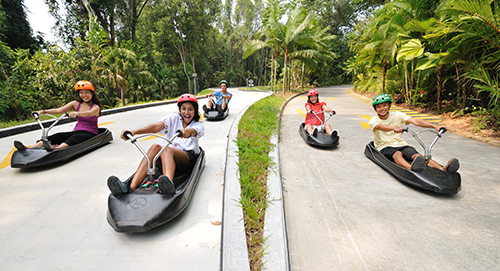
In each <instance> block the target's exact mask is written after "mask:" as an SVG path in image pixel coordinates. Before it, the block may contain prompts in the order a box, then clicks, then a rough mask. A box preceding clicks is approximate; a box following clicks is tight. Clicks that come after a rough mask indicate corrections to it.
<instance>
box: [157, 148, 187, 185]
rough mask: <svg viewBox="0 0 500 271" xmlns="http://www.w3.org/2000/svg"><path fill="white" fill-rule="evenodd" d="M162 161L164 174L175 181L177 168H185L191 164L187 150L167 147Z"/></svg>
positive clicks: (162, 155)
mask: <svg viewBox="0 0 500 271" xmlns="http://www.w3.org/2000/svg"><path fill="white" fill-rule="evenodd" d="M161 162H162V166H163V175H165V176H167V177H168V178H169V179H170V180H172V181H173V180H174V176H175V170H176V168H178V169H180V170H183V169H185V168H186V167H187V166H189V156H188V154H187V153H186V152H185V151H181V150H178V149H174V148H167V149H165V150H164V151H163V153H162V154H161Z"/></svg>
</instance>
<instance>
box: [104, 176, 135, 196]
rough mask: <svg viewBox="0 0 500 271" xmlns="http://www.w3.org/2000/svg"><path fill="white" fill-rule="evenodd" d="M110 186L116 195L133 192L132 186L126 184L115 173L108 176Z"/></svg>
mask: <svg viewBox="0 0 500 271" xmlns="http://www.w3.org/2000/svg"><path fill="white" fill-rule="evenodd" d="M108 188H109V190H110V191H111V194H113V196H115V197H117V196H120V195H123V194H128V193H130V192H131V190H130V186H128V185H126V184H124V183H123V182H122V181H120V179H118V177H116V176H113V175H111V176H109V178H108Z"/></svg>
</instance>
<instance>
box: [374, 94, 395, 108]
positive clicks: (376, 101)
mask: <svg viewBox="0 0 500 271" xmlns="http://www.w3.org/2000/svg"><path fill="white" fill-rule="evenodd" d="M387 102H389V103H390V102H392V101H391V97H390V96H389V95H387V94H380V95H377V96H376V97H375V98H373V103H372V105H373V106H375V105H377V104H381V103H387Z"/></svg>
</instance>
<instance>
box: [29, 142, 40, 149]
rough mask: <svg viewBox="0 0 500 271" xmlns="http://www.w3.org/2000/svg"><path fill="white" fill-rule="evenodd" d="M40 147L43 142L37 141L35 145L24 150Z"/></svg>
mask: <svg viewBox="0 0 500 271" xmlns="http://www.w3.org/2000/svg"><path fill="white" fill-rule="evenodd" d="M42 146H43V142H42V141H38V142H37V143H35V145H31V146H29V147H26V149H31V148H38V147H42Z"/></svg>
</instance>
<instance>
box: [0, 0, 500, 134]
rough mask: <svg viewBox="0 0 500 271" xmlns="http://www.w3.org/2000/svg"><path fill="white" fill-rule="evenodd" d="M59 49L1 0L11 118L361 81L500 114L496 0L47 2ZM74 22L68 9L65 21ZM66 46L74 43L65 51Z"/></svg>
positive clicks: (0, 50) (1, 53)
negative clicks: (84, 90) (83, 88)
mask: <svg viewBox="0 0 500 271" xmlns="http://www.w3.org/2000/svg"><path fill="white" fill-rule="evenodd" d="M45 4H46V5H47V6H48V7H49V8H50V11H51V12H50V13H51V15H52V16H53V17H54V18H55V19H56V25H55V26H54V32H55V33H56V34H57V36H58V38H59V41H60V42H59V43H58V44H63V45H64V46H59V45H57V44H53V43H51V42H47V41H45V40H44V37H43V35H41V34H40V33H33V31H32V29H31V26H30V24H29V22H28V20H27V16H26V12H27V11H26V7H25V6H24V1H23V0H0V122H2V123H7V124H8V123H12V122H15V121H19V120H24V119H29V118H30V112H31V111H32V110H36V109H42V108H51V107H57V106H61V105H63V104H64V103H67V102H69V101H71V100H73V99H74V98H75V96H76V95H75V92H74V90H73V86H74V83H75V82H76V81H78V80H89V81H91V82H92V83H93V84H94V85H95V87H96V89H97V94H98V96H99V97H100V99H101V100H102V102H103V103H104V107H105V108H112V107H117V106H123V105H127V104H131V103H138V102H148V101H153V100H163V99H168V98H172V97H176V96H178V95H179V94H181V93H185V92H190V93H197V92H199V91H200V90H202V89H206V88H210V87H218V82H219V81H220V80H222V79H225V80H227V81H229V82H230V85H231V86H247V85H248V83H249V82H250V80H252V81H253V82H254V84H255V85H259V86H268V87H269V88H270V89H271V90H273V91H283V92H288V91H303V90H306V89H307V88H309V87H319V86H327V85H336V84H345V83H353V84H354V85H355V88H356V89H357V90H358V91H364V92H376V93H382V92H383V93H389V94H391V95H392V97H394V99H395V100H396V101H397V102H399V103H404V104H406V105H408V106H420V107H424V108H427V109H432V110H435V111H436V112H438V113H441V112H451V113H452V114H456V115H466V114H467V115H471V116H474V117H475V118H476V120H477V121H476V123H477V129H478V130H479V129H485V128H490V129H491V128H492V129H498V128H499V124H498V120H499V118H500V102H499V97H500V90H499V81H500V80H499V79H500V76H499V70H500V15H499V14H498V9H499V4H500V1H498V0H441V1H435V0H405V1H383V0H366V1H362V0H350V1H349V0H332V1H320V0H291V1H279V0H267V1H261V0H253V1H251V0H225V1H222V0H203V1H202V0H168V1H167V0H157V1H154V0H142V1H141V0H124V1H114V0H64V1H60V0H59V1H57V0H45ZM61 14H64V15H61ZM61 47H64V48H61Z"/></svg>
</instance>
